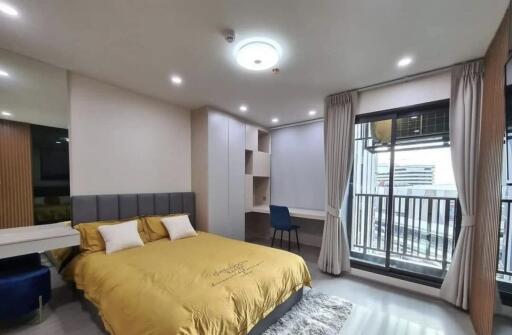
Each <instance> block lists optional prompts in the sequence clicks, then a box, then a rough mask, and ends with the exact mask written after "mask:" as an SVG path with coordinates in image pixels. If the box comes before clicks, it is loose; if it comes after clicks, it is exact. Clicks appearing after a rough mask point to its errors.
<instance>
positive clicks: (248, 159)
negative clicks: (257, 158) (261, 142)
mask: <svg viewBox="0 0 512 335" xmlns="http://www.w3.org/2000/svg"><path fill="white" fill-rule="evenodd" d="M252 156H253V155H252V150H247V149H246V150H245V174H248V175H252V172H253V168H252V167H253V158H252Z"/></svg>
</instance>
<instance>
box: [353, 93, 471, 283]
mask: <svg viewBox="0 0 512 335" xmlns="http://www.w3.org/2000/svg"><path fill="white" fill-rule="evenodd" d="M437 107H441V108H447V107H449V99H445V100H438V101H433V102H428V103H422V104H417V105H410V106H406V107H399V108H393V109H389V110H382V111H377V112H373V113H367V114H363V115H356V118H355V123H354V127H355V125H356V124H360V123H367V122H375V121H382V120H391V141H390V162H389V163H390V165H389V188H388V197H389V198H388V199H391V200H390V201H388V202H387V204H386V205H387V213H386V219H387V220H386V221H387V222H386V260H385V266H381V265H377V264H372V263H369V262H365V261H362V260H358V259H356V258H352V257H351V258H350V264H351V265H352V266H353V267H354V268H357V269H361V270H366V271H370V272H373V273H376V274H382V275H386V276H389V277H394V278H398V279H402V280H407V281H410V282H414V283H419V284H423V285H427V286H432V287H437V288H439V287H441V284H442V282H443V279H442V278H439V277H435V276H429V275H426V274H421V273H416V272H412V271H408V270H404V269H398V268H394V267H391V266H390V265H391V247H390V246H391V243H392V234H393V232H392V229H393V224H394V222H393V220H394V218H393V215H394V214H393V213H394V211H393V209H394V206H395V203H394V194H393V193H394V174H395V173H394V170H395V167H394V165H395V146H396V133H397V131H396V127H397V125H396V124H397V122H396V121H397V119H398V118H401V117H404V116H405V115H407V116H414V115H415V114H417V115H420V114H422V113H423V112H425V111H427V110H430V109H433V108H437ZM353 174H354V165H352V172H351V176H350V184H349V194H348V199H347V200H348V202H347V206H348V207H347V219H348V220H347V236H348V240H349V249H350V252H351V253H352V220H353V217H352V204H353V195H354V187H353ZM455 222H456V229H455V230H456V234H455V243H456V241H457V240H458V235H459V231H460V223H461V216H460V205H459V203H458V200H457V210H456V218H455Z"/></svg>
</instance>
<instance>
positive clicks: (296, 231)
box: [295, 229, 300, 252]
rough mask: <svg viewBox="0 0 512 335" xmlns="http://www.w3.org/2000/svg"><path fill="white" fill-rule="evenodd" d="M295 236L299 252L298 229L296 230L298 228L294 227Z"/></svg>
mask: <svg viewBox="0 0 512 335" xmlns="http://www.w3.org/2000/svg"><path fill="white" fill-rule="evenodd" d="M295 237H296V238H297V249H298V250H299V252H300V243H299V231H298V229H295Z"/></svg>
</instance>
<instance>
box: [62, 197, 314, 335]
mask: <svg viewBox="0 0 512 335" xmlns="http://www.w3.org/2000/svg"><path fill="white" fill-rule="evenodd" d="M72 205H73V222H74V224H76V223H83V222H94V221H98V220H113V219H121V220H122V219H125V218H130V217H134V216H147V215H167V214H170V213H189V214H190V218H191V222H192V223H193V224H194V223H195V217H194V213H195V204H194V195H193V193H159V194H134V195H108V196H105V195H101V196H77V197H73V198H72ZM67 272H68V275H69V273H71V275H72V277H73V279H74V281H75V284H76V287H77V288H78V289H80V290H82V291H83V293H84V295H85V297H86V298H87V299H88V300H89V301H90V302H92V304H93V305H94V306H95V307H96V308H97V310H98V313H99V315H100V317H101V319H102V320H103V324H104V326H105V328H106V330H107V331H108V332H109V333H111V334H114V335H131V334H155V335H157V334H166V335H167V334H250V335H256V334H261V333H263V332H264V330H266V329H267V328H268V326H269V325H271V324H272V323H274V322H275V321H277V320H278V319H279V317H281V316H282V315H283V314H284V313H286V311H288V310H289V309H290V308H291V307H292V306H293V305H294V304H295V303H296V302H298V301H299V300H300V298H301V296H302V289H303V287H304V286H310V284H311V277H310V274H309V272H308V269H307V267H306V265H305V262H304V260H303V259H302V258H301V257H300V256H297V255H295V254H291V253H289V252H285V251H282V250H277V249H272V248H268V247H264V246H259V245H255V244H250V243H245V242H241V241H236V240H232V239H228V238H224V237H220V236H217V235H214V234H209V233H204V232H199V234H198V236H196V237H191V238H186V239H182V240H176V241H171V240H169V239H164V238H162V239H159V240H155V241H150V242H148V243H146V244H145V245H144V247H140V248H134V249H128V250H123V251H120V252H118V253H114V254H110V255H106V254H105V253H104V252H95V253H90V254H80V255H78V256H76V257H75V258H74V259H73V260H72V262H71V263H70V264H69V266H68V269H67Z"/></svg>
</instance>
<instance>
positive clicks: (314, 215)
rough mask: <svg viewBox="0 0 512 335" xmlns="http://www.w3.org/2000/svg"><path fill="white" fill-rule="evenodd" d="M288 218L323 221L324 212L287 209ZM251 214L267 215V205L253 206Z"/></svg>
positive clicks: (268, 211)
mask: <svg viewBox="0 0 512 335" xmlns="http://www.w3.org/2000/svg"><path fill="white" fill-rule="evenodd" d="M288 210H289V211H290V216H292V217H295V218H303V219H311V220H322V221H323V220H325V211H319V210H313V209H304V208H291V207H290V208H288ZM251 212H255V213H264V214H269V213H270V208H269V207H268V206H267V205H260V206H254V207H253V208H252V210H251Z"/></svg>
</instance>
